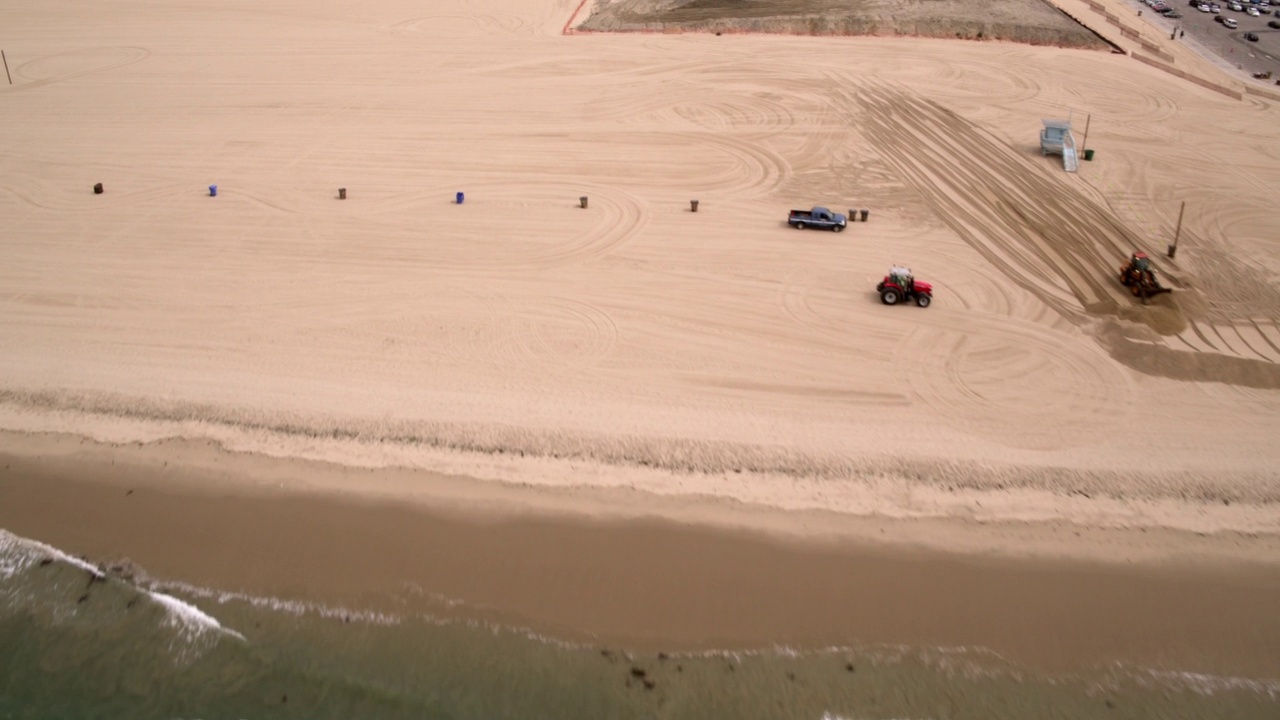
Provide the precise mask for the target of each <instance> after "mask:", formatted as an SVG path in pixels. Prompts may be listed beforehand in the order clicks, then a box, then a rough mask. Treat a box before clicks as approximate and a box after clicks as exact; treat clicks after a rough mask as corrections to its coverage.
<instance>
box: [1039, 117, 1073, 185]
mask: <svg viewBox="0 0 1280 720" xmlns="http://www.w3.org/2000/svg"><path fill="white" fill-rule="evenodd" d="M1040 122H1041V123H1042V124H1043V125H1044V127H1043V128H1042V129H1041V130H1040V152H1041V154H1043V155H1061V156H1062V167H1063V169H1065V170H1066V171H1067V172H1070V173H1073V172H1075V171H1076V170H1078V169H1080V157H1079V155H1078V154H1077V153H1076V137H1075V135H1072V134H1071V121H1070V120H1050V119H1045V120H1041V121H1040Z"/></svg>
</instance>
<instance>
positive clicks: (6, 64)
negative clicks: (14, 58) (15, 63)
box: [0, 50, 13, 85]
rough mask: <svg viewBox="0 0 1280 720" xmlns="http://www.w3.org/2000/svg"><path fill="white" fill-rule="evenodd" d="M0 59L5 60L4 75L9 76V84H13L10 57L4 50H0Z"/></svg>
mask: <svg viewBox="0 0 1280 720" xmlns="http://www.w3.org/2000/svg"><path fill="white" fill-rule="evenodd" d="M0 59H2V60H4V76H5V77H7V78H9V84H10V85H12V84H13V76H12V75H10V74H9V58H7V57H5V56H4V51H3V50H0Z"/></svg>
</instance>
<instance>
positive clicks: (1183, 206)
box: [1169, 200, 1187, 259]
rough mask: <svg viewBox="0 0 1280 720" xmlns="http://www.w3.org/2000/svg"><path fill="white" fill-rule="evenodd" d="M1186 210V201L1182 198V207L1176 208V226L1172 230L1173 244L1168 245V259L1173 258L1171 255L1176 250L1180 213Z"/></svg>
mask: <svg viewBox="0 0 1280 720" xmlns="http://www.w3.org/2000/svg"><path fill="white" fill-rule="evenodd" d="M1186 210H1187V201H1186V200H1183V201H1182V207H1181V208H1179V209H1178V227H1177V228H1176V229H1174V231H1173V244H1172V245H1170V246H1169V258H1170V259H1173V256H1174V255H1175V254H1177V252H1178V236H1179V235H1181V234H1182V213H1184V212H1186Z"/></svg>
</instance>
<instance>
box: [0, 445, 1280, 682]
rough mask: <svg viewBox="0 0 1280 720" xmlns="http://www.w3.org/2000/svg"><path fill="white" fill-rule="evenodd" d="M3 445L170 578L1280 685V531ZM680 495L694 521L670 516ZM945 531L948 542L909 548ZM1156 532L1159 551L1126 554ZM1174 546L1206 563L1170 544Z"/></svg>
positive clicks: (646, 630)
mask: <svg viewBox="0 0 1280 720" xmlns="http://www.w3.org/2000/svg"><path fill="white" fill-rule="evenodd" d="M2 437H3V438H4V439H5V440H6V442H5V443H4V444H3V445H0V447H2V448H3V449H2V450H0V465H2V467H3V471H0V473H2V474H0V478H2V480H0V499H2V500H3V501H2V502H0V527H3V528H5V529H7V530H9V531H11V532H14V533H16V534H18V535H20V536H24V537H30V538H33V539H36V540H39V541H41V542H46V543H49V544H51V545H54V546H56V547H59V548H61V549H63V550H65V551H67V552H69V553H74V554H83V555H86V556H88V557H89V558H90V560H91V561H93V562H120V561H123V560H125V559H127V560H128V561H129V562H131V563H134V564H136V565H138V566H140V567H141V568H142V569H143V571H145V573H147V574H148V575H149V576H150V577H152V578H155V579H157V580H158V581H159V583H160V587H161V588H163V587H164V584H165V583H177V584H178V586H179V587H180V586H181V585H182V584H186V585H187V586H192V587H198V588H209V589H213V590H220V591H231V592H239V593H245V594H248V595H252V596H257V597H271V598H279V599H285V600H292V601H304V602H316V603H320V604H323V605H327V606H335V607H345V608H350V609H352V610H362V611H369V612H382V613H392V614H394V613H411V614H412V613H422V614H427V615H435V616H443V617H457V618H462V619H477V620H482V621H485V622H492V623H495V624H497V625H502V626H508V627H528V628H531V629H533V630H534V631H536V632H539V633H543V634H546V635H549V636H551V637H555V638H558V639H563V640H569V641H578V642H588V643H592V644H600V645H602V646H606V647H607V646H623V647H627V648H630V649H633V650H638V651H644V650H651V651H655V652H656V651H666V652H679V651H703V650H713V649H714V650H730V651H732V650H751V649H756V648H763V647H774V646H785V647H796V648H801V649H816V648H823V647H831V646H833V645H856V644H877V643H881V644H904V645H918V646H929V647H938V646H942V647H979V648H987V649H989V650H991V651H993V652H996V653H997V654H999V655H1001V656H1003V657H1006V658H1008V659H1010V660H1013V661H1015V662H1018V663H1023V664H1027V665H1029V666H1032V667H1036V668H1040V669H1046V670H1049V671H1054V672H1067V671H1071V670H1073V669H1080V668H1087V667H1094V666H1098V665H1100V664H1105V663H1110V662H1122V663H1130V664H1134V665H1138V666H1143V667H1152V668H1155V669H1159V670H1168V671H1179V672H1181V671H1190V672H1204V673H1210V674H1222V675H1231V676H1242V677H1255V678H1256V677H1261V678H1275V677H1280V662H1278V661H1277V659H1276V658H1275V656H1274V653H1271V652H1269V648H1273V647H1275V646H1276V644H1277V643H1280V622H1277V620H1276V618H1275V616H1274V613H1273V612H1272V602H1271V600H1273V599H1274V597H1276V596H1277V593H1280V569H1278V568H1277V563H1276V562H1275V560H1274V559H1275V557H1276V555H1275V554H1274V552H1270V551H1269V552H1265V553H1261V552H1259V548H1258V547H1257V545H1258V544H1271V545H1274V542H1273V540H1272V541H1268V540H1267V539H1260V538H1246V537H1242V536H1241V537H1229V536H1209V537H1197V536H1192V537H1190V538H1188V537H1178V536H1179V534H1177V533H1168V532H1165V533H1161V532H1147V533H1143V532H1140V531H1134V532H1119V531H1113V532H1105V531H1099V530H1088V529H1083V530H1077V529H1070V528H1046V527H1037V526H1035V525H1034V524H1024V525H1022V526H1009V525H1006V526H1004V527H1000V528H996V527H992V526H991V525H980V526H972V527H967V528H964V527H959V524H958V523H950V524H949V525H950V527H939V525H943V526H945V525H948V524H945V523H942V524H939V523H930V522H929V521H892V520H883V519H876V520H871V519H865V518H864V519H856V518H855V519H852V520H850V519H849V518H839V517H830V516H829V517H823V516H822V515H820V514H817V513H814V514H809V513H773V514H770V513H767V512H765V511H762V510H759V509H751V508H743V507H739V506H732V505H727V504H724V503H721V504H718V506H717V505H716V504H712V506H711V508H710V509H708V507H706V506H703V507H699V505H700V504H701V503H700V501H699V500H698V499H695V500H693V501H691V502H683V503H678V504H677V503H671V504H668V505H666V506H665V507H664V506H663V504H662V503H661V502H651V499H650V498H646V497H643V494H642V493H631V494H630V498H629V501H626V502H619V498H617V497H616V496H614V497H613V498H602V497H601V495H600V494H598V493H592V492H588V491H585V490H583V489H576V490H569V491H559V492H550V491H547V490H545V489H539V488H527V487H526V488H514V487H507V486H501V485H496V484H494V483H485V482H478V481H475V480H468V479H465V478H450V477H445V476H439V475H433V474H430V473H424V472H421V471H418V472H405V471H394V470H375V471H370V470H358V469H353V468H341V467H337V466H331V465H326V464H323V463H316V462H311V461H288V460H277V459H271V458H263V457H255V456H250V455H245V454H237V453H228V452H226V451H223V450H220V449H217V448H215V447H212V446H211V445H208V444H206V443H190V442H189V443H181V444H177V443H172V442H168V443H159V444H154V445H143V446H141V447H137V446H129V447H108V446H100V445H95V444H92V443H88V442H85V443H84V445H83V446H82V445H81V443H80V442H78V441H75V440H72V439H70V438H66V437H62V438H50V437H40V438H33V437H27V438H26V439H27V441H28V442H27V445H26V447H27V452H25V453H24V452H23V450H22V449H18V450H16V451H15V448H14V447H13V445H14V443H13V440H14V436H12V435H9V434H5V435H4V436H2ZM51 443H54V444H58V445H60V446H61V453H57V452H49V448H50V444H51ZM175 445H177V446H178V447H175ZM175 449H178V450H181V452H173V451H174V450H175ZM165 458H168V459H165ZM356 477H359V478H361V481H360V482H353V480H354V479H355V478H356ZM397 486H398V487H399V491H398V492H388V490H391V489H393V488H396V487H397ZM344 487H345V488H346V490H345V491H344V490H342V489H340V488H344ZM406 490H408V491H406ZM676 505H680V506H683V510H684V513H685V514H684V515H683V516H681V515H679V514H678V513H670V512H666V511H669V510H671V509H672V508H673V507H675V506H676ZM717 513H718V514H719V517H718V518H717V517H716V516H717ZM784 516H785V517H784ZM87 518H92V521H91V522H87V521H86V519H87ZM770 523H773V525H772V526H771V525H770ZM877 525H879V528H878V531H877V528H876V526H877ZM930 525H933V526H934V527H932V528H931V527H930ZM788 530H789V531H790V533H788V532H787V531H788ZM835 530H841V531H842V532H833V531H835ZM917 531H919V532H917ZM881 533H883V535H881ZM948 533H949V537H950V538H951V539H952V540H953V542H952V543H951V548H952V552H943V551H941V550H939V549H936V548H928V547H922V546H921V545H922V544H923V545H928V544H929V543H928V541H927V540H926V542H925V543H918V542H913V541H914V540H918V539H919V537H918V536H925V537H929V536H932V539H933V540H935V541H940V540H942V539H944V538H946V537H948ZM1076 533H1079V534H1080V535H1079V536H1077V535H1076ZM966 534H968V535H970V536H971V537H970V538H969V542H968V543H966V542H965V541H964V537H965V535H966ZM983 534H987V535H988V536H989V537H988V540H987V542H986V543H985V545H984V544H983V543H976V544H975V543H974V542H973V538H972V536H974V535H983ZM877 536H880V537H882V538H883V539H882V541H880V542H877V541H876V540H875V538H876V537H877ZM992 536H994V537H996V538H1001V537H1002V538H1003V542H1004V543H1005V544H1006V545H1007V546H1008V547H1009V548H1012V547H1015V546H1016V547H1017V548H1018V550H1020V551H1023V552H1025V551H1026V550H1027V548H1028V547H1039V548H1040V550H1041V551H1044V550H1045V548H1046V547H1049V546H1051V545H1053V542H1052V541H1051V540H1052V538H1055V537H1057V538H1058V540H1060V542H1061V545H1062V546H1063V547H1064V548H1066V547H1070V548H1075V549H1077V550H1078V549H1079V548H1081V547H1092V548H1093V549H1094V550H1095V551H1097V552H1098V553H1102V552H1106V551H1108V550H1109V551H1110V554H1111V558H1110V559H1111V560H1113V561H1114V562H1102V563H1099V562H1088V561H1083V560H1080V559H1078V558H1075V559H1072V558H1064V557H1055V556H1053V555H1052V554H1050V553H1044V554H1043V555H1041V556H1039V557H1025V556H1023V557H1017V556H1016V554H1015V555H1001V554H1000V553H998V552H990V549H991V547H992V546H993V545H996V544H998V543H995V542H992V541H991V537H992ZM1063 536H1065V537H1063ZM1139 538H1142V539H1143V540H1144V541H1145V542H1149V543H1151V545H1152V546H1153V547H1160V548H1162V549H1163V552H1164V553H1165V555H1164V557H1163V558H1156V557H1155V556H1153V555H1152V554H1149V553H1144V552H1140V551H1139V552H1133V553H1131V554H1130V553H1129V552H1128V551H1129V550H1133V548H1134V547H1135V545H1134V544H1135V543H1136V542H1137V541H1138V539H1139ZM1037 543H1039V544H1038V545H1037ZM1126 543H1128V546H1126ZM1179 543H1180V546H1181V547H1182V548H1183V550H1184V551H1186V550H1189V549H1190V548H1193V547H1198V548H1199V552H1189V553H1188V554H1183V555H1181V556H1179V555H1177V554H1169V553H1168V551H1169V547H1170V546H1171V545H1172V546H1178V545H1179ZM975 546H977V547H985V548H986V550H977V551H975V550H974V547H975ZM1233 548H1234V549H1233ZM1148 549H1149V550H1150V549H1151V548H1148ZM1100 557H1101V556H1100ZM1246 558H1251V560H1250V559H1246Z"/></svg>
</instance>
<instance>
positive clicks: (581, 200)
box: [578, 195, 587, 208]
mask: <svg viewBox="0 0 1280 720" xmlns="http://www.w3.org/2000/svg"><path fill="white" fill-rule="evenodd" d="M578 203H579V204H580V205H582V207H583V208H586V207H587V196H586V195H583V196H582V197H580V198H578Z"/></svg>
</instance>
